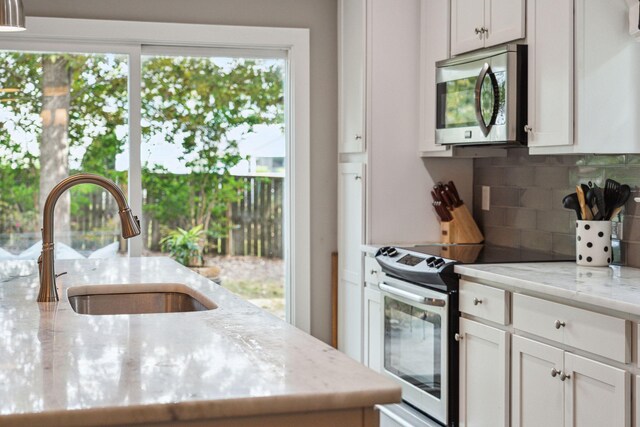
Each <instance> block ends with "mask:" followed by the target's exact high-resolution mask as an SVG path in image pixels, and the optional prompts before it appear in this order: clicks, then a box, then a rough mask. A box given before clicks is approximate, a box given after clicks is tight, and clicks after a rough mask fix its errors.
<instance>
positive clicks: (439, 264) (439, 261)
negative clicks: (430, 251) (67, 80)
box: [433, 258, 444, 268]
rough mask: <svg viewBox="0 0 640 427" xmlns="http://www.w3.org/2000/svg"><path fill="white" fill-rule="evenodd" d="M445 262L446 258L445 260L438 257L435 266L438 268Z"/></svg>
mask: <svg viewBox="0 0 640 427" xmlns="http://www.w3.org/2000/svg"><path fill="white" fill-rule="evenodd" d="M443 264H444V260H443V259H442V258H437V259H436V260H435V261H434V262H433V266H434V267H436V268H438V267H440V266H441V265H443Z"/></svg>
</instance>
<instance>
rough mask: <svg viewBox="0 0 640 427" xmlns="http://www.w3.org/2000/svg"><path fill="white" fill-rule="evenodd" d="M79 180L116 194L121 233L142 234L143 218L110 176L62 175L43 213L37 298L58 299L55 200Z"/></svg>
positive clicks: (78, 182)
mask: <svg viewBox="0 0 640 427" xmlns="http://www.w3.org/2000/svg"><path fill="white" fill-rule="evenodd" d="M78 184H96V185H99V186H100V187H102V188H104V189H105V190H107V191H108V192H109V193H111V194H112V195H113V197H114V198H115V199H116V202H117V203H118V214H119V215H120V222H121V224H122V237H124V238H125V239H130V238H131V237H134V236H137V235H138V234H140V221H139V220H138V217H137V216H134V215H133V213H132V212H131V209H130V208H129V205H128V204H127V199H126V198H125V197H124V193H123V192H122V190H120V187H118V186H117V185H116V183H114V182H113V181H111V180H110V179H107V178H104V177H102V176H100V175H93V174H88V173H80V174H77V175H72V176H70V177H68V178H66V179H63V180H62V181H60V182H59V183H58V185H56V186H55V187H53V189H52V190H51V192H50V193H49V196H48V197H47V201H46V202H45V204H44V209H43V213H42V217H43V218H42V221H43V225H42V253H41V254H40V258H38V265H39V270H40V292H39V293H38V302H55V301H58V291H57V289H56V274H55V269H54V247H53V212H54V209H55V206H56V202H57V201H58V199H59V198H60V196H61V195H62V193H64V192H65V191H66V190H68V189H69V188H71V187H73V186H76V185H78Z"/></svg>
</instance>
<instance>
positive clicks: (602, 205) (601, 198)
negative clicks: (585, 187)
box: [594, 186, 608, 220]
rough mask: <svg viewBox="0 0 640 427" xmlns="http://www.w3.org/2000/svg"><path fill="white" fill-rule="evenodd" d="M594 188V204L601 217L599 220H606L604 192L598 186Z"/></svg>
mask: <svg viewBox="0 0 640 427" xmlns="http://www.w3.org/2000/svg"><path fill="white" fill-rule="evenodd" d="M594 188H595V193H596V203H597V204H598V211H600V214H601V215H602V217H601V218H600V219H605V220H606V219H608V218H607V216H606V212H607V209H606V205H605V203H604V190H603V189H602V188H600V187H598V186H594Z"/></svg>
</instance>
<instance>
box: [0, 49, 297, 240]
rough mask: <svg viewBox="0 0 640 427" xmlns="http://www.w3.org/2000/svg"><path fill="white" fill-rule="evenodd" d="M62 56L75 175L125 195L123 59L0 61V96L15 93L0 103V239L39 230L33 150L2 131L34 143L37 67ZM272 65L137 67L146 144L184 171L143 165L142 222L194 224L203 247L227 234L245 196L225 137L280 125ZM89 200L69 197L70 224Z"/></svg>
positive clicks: (16, 57)
mask: <svg viewBox="0 0 640 427" xmlns="http://www.w3.org/2000/svg"><path fill="white" fill-rule="evenodd" d="M60 56H62V57H64V58H65V60H66V65H67V67H68V71H69V73H70V75H71V82H72V83H71V87H70V94H71V106H70V110H69V139H68V140H69V146H70V147H71V153H72V155H76V156H78V158H76V159H74V160H76V161H77V162H78V163H79V164H80V168H79V170H76V171H72V172H79V171H83V172H92V173H97V174H100V175H104V176H107V177H109V178H111V179H113V180H115V181H116V182H117V183H118V184H120V185H121V186H125V187H126V185H127V174H126V172H117V171H116V170H115V160H116V156H117V155H119V154H121V153H123V152H124V151H125V149H126V146H127V144H128V141H129V136H128V135H127V132H126V129H127V123H128V76H127V57H126V56H123V55H101V54H98V55H76V54H56V55H51V54H32V53H20V52H6V51H4V52H0V69H1V70H2V71H1V72H0V87H1V88H19V89H20V92H18V93H0V110H4V111H10V112H12V113H13V115H11V117H10V118H9V119H6V120H4V122H0V185H1V186H2V187H1V188H2V189H3V190H1V191H0V232H6V231H7V230H8V231H21V230H32V231H33V230H37V229H38V228H39V227H38V225H37V219H35V220H34V218H37V212H38V206H37V204H38V192H39V185H38V182H39V166H40V163H39V161H40V160H39V158H38V154H37V150H35V151H34V150H33V144H32V146H31V148H30V149H28V148H27V145H28V144H25V143H24V142H23V141H14V140H12V138H11V133H10V132H9V130H11V131H12V132H18V133H23V134H34V135H37V136H38V138H39V135H40V134H41V130H42V124H41V118H40V112H41V110H42V105H43V104H42V98H43V82H42V80H43V71H42V63H43V61H45V60H51V59H52V58H53V57H58V58H59V57H60ZM279 64H280V63H279V62H273V63H269V62H264V61H259V60H245V59H228V60H222V61H220V60H218V61H216V60H213V59H208V58H187V57H184V58H183V57H149V58H147V59H146V60H145V61H144V63H143V69H142V80H143V86H142V94H141V95H142V119H143V120H142V124H143V127H142V134H143V141H151V140H152V137H154V136H158V135H159V136H164V139H165V142H168V143H171V144H173V145H174V146H176V147H177V148H179V151H180V152H181V153H182V155H181V156H180V157H179V160H181V161H182V162H183V163H184V164H185V165H186V167H187V168H188V169H189V171H190V172H189V174H187V175H177V174H172V173H170V172H169V171H167V170H166V169H163V168H162V167H159V166H158V165H154V164H144V165H143V175H142V179H143V186H144V189H145V191H146V200H145V203H144V206H143V209H144V213H145V216H146V218H147V219H151V220H155V221H158V222H159V223H160V224H163V225H164V226H168V227H170V228H176V227H181V228H183V229H187V228H192V227H194V226H196V225H197V224H201V225H202V227H203V232H204V233H205V234H206V236H209V237H216V236H221V235H224V233H226V231H227V230H228V228H229V226H230V224H229V223H228V220H227V218H226V215H227V209H228V206H229V204H230V203H233V202H235V201H238V200H240V199H241V197H242V194H243V191H242V190H243V184H242V181H241V180H238V179H237V178H235V177H234V176H232V175H231V174H230V173H229V171H230V169H231V168H233V167H234V166H236V165H237V164H238V163H239V162H240V161H242V160H243V158H242V156H241V155H240V152H239V149H238V141H237V140H234V139H233V138H232V137H231V136H230V135H232V134H233V131H234V130H235V134H240V135H242V134H246V133H248V132H251V131H252V130H253V127H254V126H255V125H257V124H283V123H284V102H283V100H284V87H283V81H284V78H283V69H282V67H281V65H279ZM8 97H11V98H15V100H14V101H9V100H8V99H7V98H8ZM3 99H4V100H3ZM9 188H11V189H12V191H7V190H8V189H9ZM91 191H101V190H97V189H93V190H83V189H75V188H74V189H73V195H72V207H71V208H72V215H79V214H80V213H81V212H84V211H86V209H87V208H88V206H89V203H91V197H90V193H91ZM16 212H17V213H18V216H19V218H15V213H16ZM10 213H11V214H10ZM155 244H157V242H156V243H155ZM153 245H154V243H153V242H152V246H153ZM205 246H206V244H205Z"/></svg>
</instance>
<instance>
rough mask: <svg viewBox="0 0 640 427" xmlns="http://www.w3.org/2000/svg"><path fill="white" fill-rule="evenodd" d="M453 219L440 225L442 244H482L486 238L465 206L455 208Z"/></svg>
mask: <svg viewBox="0 0 640 427" xmlns="http://www.w3.org/2000/svg"><path fill="white" fill-rule="evenodd" d="M450 212H451V216H452V217H453V219H452V220H451V221H448V222H441V223H440V241H441V242H442V243H482V242H483V241H484V236H483V235H482V232H480V229H479V228H478V225H477V224H476V222H475V221H474V219H473V217H472V216H471V212H469V209H467V207H466V206H465V205H461V206H458V207H457V208H454V209H453V210H452V211H450Z"/></svg>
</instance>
